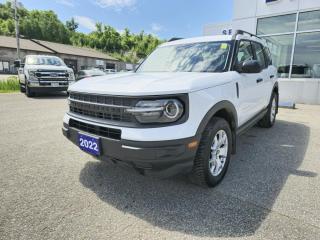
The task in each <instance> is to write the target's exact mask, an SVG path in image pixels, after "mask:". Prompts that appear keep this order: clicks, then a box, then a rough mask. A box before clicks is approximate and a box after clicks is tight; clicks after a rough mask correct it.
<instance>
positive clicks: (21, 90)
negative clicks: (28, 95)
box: [19, 83, 26, 93]
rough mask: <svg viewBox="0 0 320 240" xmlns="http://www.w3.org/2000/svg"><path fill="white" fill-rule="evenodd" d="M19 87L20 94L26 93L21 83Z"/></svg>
mask: <svg viewBox="0 0 320 240" xmlns="http://www.w3.org/2000/svg"><path fill="white" fill-rule="evenodd" d="M19 85H20V92H22V93H24V92H26V88H25V86H23V85H22V84H21V83H20V84H19Z"/></svg>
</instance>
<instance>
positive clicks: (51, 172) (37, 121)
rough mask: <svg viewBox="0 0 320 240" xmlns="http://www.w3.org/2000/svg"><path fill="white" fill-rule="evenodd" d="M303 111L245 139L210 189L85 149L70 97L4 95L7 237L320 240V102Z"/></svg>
mask: <svg viewBox="0 0 320 240" xmlns="http://www.w3.org/2000/svg"><path fill="white" fill-rule="evenodd" d="M297 108H298V109H296V110H291V109H280V114H279V116H278V121H277V123H276V125H275V126H274V128H272V129H260V128H253V129H252V130H250V131H249V132H247V133H246V134H245V135H243V136H241V137H240V138H239V142H238V153H237V155H235V156H233V157H232V161H231V164H230V168H229V171H228V173H227V175H226V178H225V179H224V181H223V182H222V183H221V184H220V185H219V186H218V187H216V188H214V189H205V188H201V187H198V186H195V185H193V184H191V183H190V182H189V181H187V179H186V177H184V176H179V177H175V178H171V179H166V180H160V179H155V178H150V177H144V176H141V175H138V174H137V173H136V172H134V171H130V170H124V169H122V168H118V167H117V166H115V165H111V164H109V163H103V162H98V161H96V160H94V159H93V158H92V157H90V156H89V155H87V154H85V153H82V152H81V151H80V150H79V149H78V148H77V147H76V146H75V145H73V144H71V143H70V142H68V141H67V139H65V138H64V137H63V135H62V133H61V126H62V117H63V114H64V112H65V111H66V109H67V101H66V96H65V95H59V96H55V95H50V96H41V97H37V98H33V99H28V98H26V97H25V96H24V95H22V94H19V93H15V94H0V116H1V117H0V136H1V141H0V151H1V152H0V164H1V165H0V203H1V204H0V239H197V238H208V239H209V238H210V239H212V238H219V239H224V238H225V239H230V238H237V239H320V177H319V173H320V141H319V139H320V125H319V123H320V106H310V105H298V106H297Z"/></svg>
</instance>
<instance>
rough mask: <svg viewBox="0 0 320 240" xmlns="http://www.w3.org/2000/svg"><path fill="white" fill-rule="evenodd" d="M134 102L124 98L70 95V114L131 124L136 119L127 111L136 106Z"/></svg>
mask: <svg viewBox="0 0 320 240" xmlns="http://www.w3.org/2000/svg"><path fill="white" fill-rule="evenodd" d="M133 101H134V100H133V99H129V98H124V97H113V96H102V95H90V94H88V95H87V94H79V93H70V112H73V113H77V114H80V115H84V116H88V117H93V118H99V119H105V120H112V121H118V122H126V123H130V122H134V121H135V119H134V117H133V115H132V114H130V113H127V112H126V109H127V108H129V107H131V106H134V102H133Z"/></svg>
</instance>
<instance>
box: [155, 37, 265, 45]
mask: <svg viewBox="0 0 320 240" xmlns="http://www.w3.org/2000/svg"><path fill="white" fill-rule="evenodd" d="M236 39H237V40H240V39H247V40H251V41H256V42H260V43H262V44H263V45H264V44H265V41H264V40H262V39H260V38H258V37H255V36H247V35H244V34H239V35H237V38H236ZM231 40H232V35H214V36H203V37H193V38H185V39H181V40H176V41H172V42H166V43H163V44H162V45H161V47H164V46H173V45H180V44H190V43H201V42H219V41H231Z"/></svg>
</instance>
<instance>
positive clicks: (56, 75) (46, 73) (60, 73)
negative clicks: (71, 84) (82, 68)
mask: <svg viewBox="0 0 320 240" xmlns="http://www.w3.org/2000/svg"><path fill="white" fill-rule="evenodd" d="M35 75H36V77H37V78H38V79H39V80H40V81H66V80H68V77H69V73H68V72H67V71H65V70H37V72H36V73H35Z"/></svg>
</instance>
